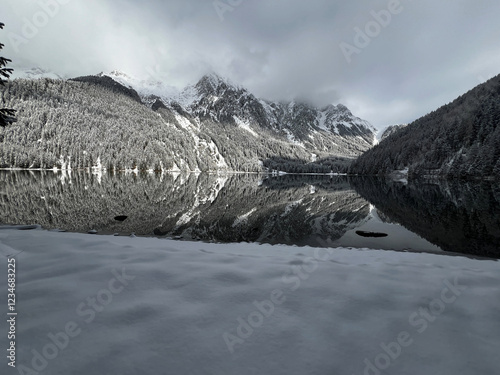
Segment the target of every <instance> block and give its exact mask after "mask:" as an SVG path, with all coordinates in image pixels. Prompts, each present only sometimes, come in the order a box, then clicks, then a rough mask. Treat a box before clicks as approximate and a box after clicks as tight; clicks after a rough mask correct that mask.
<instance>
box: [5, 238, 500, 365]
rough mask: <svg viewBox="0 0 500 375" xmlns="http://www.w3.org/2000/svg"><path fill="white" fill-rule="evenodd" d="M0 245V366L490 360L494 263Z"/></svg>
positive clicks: (494, 327) (499, 280)
mask: <svg viewBox="0 0 500 375" xmlns="http://www.w3.org/2000/svg"><path fill="white" fill-rule="evenodd" d="M0 252H1V254H2V255H3V256H2V257H1V259H2V260H1V263H2V264H1V265H0V267H1V270H2V271H1V275H2V283H4V284H3V285H4V290H6V289H7V286H6V283H7V276H6V274H7V272H6V270H7V257H6V256H8V255H13V254H14V255H15V254H17V255H15V258H16V267H17V309H18V312H19V316H18V317H17V326H16V328H17V337H16V342H17V362H16V365H17V368H16V369H12V368H10V367H8V366H7V365H6V363H5V360H4V361H3V363H2V367H3V368H2V370H1V373H2V374H11V373H20V374H34V373H40V374H50V375H57V374H61V375H62V374H64V375H67V374H72V375H76V374H85V375H88V374H120V375H125V374H134V375H135V374H190V375H192V374H214V375H225V374H231V375H233V374H234V375H243V374H259V375H273V374H287V375H288V374H300V375H305V374H319V375H332V374H347V375H352V374H355V375H357V374H418V375H420V374H441V375H444V374H453V375H455V374H461V375H466V374H496V373H498V369H499V368H500V357H499V356H498V353H499V349H500V319H499V316H500V289H499V285H500V265H499V263H498V262H496V261H490V260H475V259H467V258H463V257H450V256H443V255H431V254H415V253H396V252H388V251H376V250H348V249H331V250H328V249H313V248H297V247H286V246H274V247H272V246H268V245H255V244H232V245H220V244H204V243H192V242H174V241H168V240H162V239H154V238H129V237H110V236H91V235H84V234H70V233H55V232H46V231H42V230H33V231H18V230H12V229H5V230H0ZM5 297H6V293H2V297H1V298H2V306H4V307H2V309H5V310H6V306H7V301H6V299H5ZM2 327H5V325H2ZM2 332H4V333H5V334H2V337H3V338H4V339H3V340H2V341H1V342H2V345H3V346H5V345H6V341H7V339H6V336H7V335H6V333H7V329H6V328H2ZM4 349H5V348H4Z"/></svg>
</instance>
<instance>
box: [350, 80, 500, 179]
mask: <svg viewBox="0 0 500 375" xmlns="http://www.w3.org/2000/svg"><path fill="white" fill-rule="evenodd" d="M499 123H500V76H497V77H495V78H492V79H491V80H489V81H488V82H486V83H484V84H482V85H480V86H478V87H476V88H474V89H473V90H471V91H469V92H468V93H466V94H465V95H462V96H460V97H459V98H458V99H456V100H455V101H453V102H452V103H450V104H448V105H445V106H443V107H441V108H439V109H438V110H436V111H434V112H432V113H430V114H428V115H426V116H424V117H422V118H420V119H418V120H417V121H415V122H413V123H412V124H410V125H409V126H407V127H406V128H403V129H400V130H398V131H397V132H395V133H393V134H392V135H390V136H389V137H387V138H386V139H384V140H383V141H382V142H380V144H379V145H377V146H375V147H374V148H373V149H371V150H369V151H367V152H366V153H365V154H363V155H362V156H361V157H360V158H359V159H358V160H357V161H356V162H355V163H353V165H352V167H351V172H352V173H358V174H371V175H375V174H377V175H386V174H390V173H391V172H393V171H395V170H403V169H406V168H408V169H409V174H410V176H429V175H431V176H443V177H449V178H479V177H481V178H485V177H495V178H500V125H499Z"/></svg>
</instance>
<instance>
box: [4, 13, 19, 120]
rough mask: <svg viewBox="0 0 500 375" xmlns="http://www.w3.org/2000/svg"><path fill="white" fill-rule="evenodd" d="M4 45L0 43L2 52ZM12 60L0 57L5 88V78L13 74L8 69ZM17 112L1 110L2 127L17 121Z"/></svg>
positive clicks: (6, 109)
mask: <svg viewBox="0 0 500 375" xmlns="http://www.w3.org/2000/svg"><path fill="white" fill-rule="evenodd" d="M4 26H5V25H4V24H3V23H1V22H0V29H3V28H4ZM3 46H4V45H3V44H2V43H0V50H1V49H2V48H3ZM11 61H12V60H10V59H6V58H5V57H2V56H0V85H1V86H5V83H6V82H7V81H6V80H5V79H4V78H9V77H10V75H11V74H12V71H13V69H11V68H6V66H7V64H8V63H9V62H11ZM15 112H16V111H15V110H13V109H8V108H0V126H2V127H5V126H7V125H9V124H10V123H13V122H15V121H16V119H15V118H14V114H15Z"/></svg>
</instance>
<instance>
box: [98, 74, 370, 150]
mask: <svg viewBox="0 0 500 375" xmlns="http://www.w3.org/2000/svg"><path fill="white" fill-rule="evenodd" d="M107 76H108V77H111V78H113V79H114V80H116V81H118V82H120V83H122V84H123V85H127V86H129V87H131V88H133V89H135V90H136V91H137V92H138V93H139V94H140V95H141V97H142V98H143V101H144V102H145V103H148V104H150V105H152V104H153V103H155V102H156V101H157V100H160V101H161V102H162V103H163V104H164V105H165V106H166V107H167V108H170V109H172V110H174V111H177V112H183V113H184V114H188V115H189V116H190V117H192V118H194V119H196V120H197V121H214V122H218V123H221V122H224V123H228V122H229V123H233V124H234V125H235V126H238V127H240V128H241V129H243V130H245V131H247V132H248V133H249V135H252V136H256V135H257V134H259V133H260V132H262V131H263V130H266V131H271V132H272V133H274V134H275V135H277V136H281V137H283V138H284V139H286V140H288V141H290V142H292V143H295V144H298V145H300V146H303V147H305V148H308V149H309V148H311V149H313V150H314V149H319V150H322V151H328V152H335V148H336V147H335V146H338V147H337V148H339V147H340V148H342V147H343V146H340V145H338V142H341V143H344V142H345V141H346V140H348V142H349V143H351V144H352V145H353V146H354V149H355V150H356V151H359V152H362V151H365V150H366V149H368V148H369V147H371V146H372V145H373V142H374V139H375V133H376V129H375V128H374V127H373V126H372V125H371V124H370V123H369V122H367V121H365V120H362V119H360V118H358V117H356V116H354V115H353V114H352V113H351V111H349V109H348V108H347V107H345V106H344V105H342V104H339V105H337V106H335V105H329V106H327V107H325V108H316V107H314V106H312V105H310V104H307V103H301V102H295V101H292V102H288V103H287V102H272V101H267V100H264V99H259V98H257V97H255V96H254V95H253V94H252V93H251V92H249V91H248V90H247V89H245V88H244V87H242V86H240V85H237V84H235V83H233V82H231V81H230V80H228V79H226V78H224V77H221V76H219V75H217V74H215V73H212V74H207V75H205V76H203V77H202V78H201V79H200V80H199V81H198V82H197V83H196V84H194V85H189V86H187V87H186V88H185V89H183V90H182V91H180V92H179V91H176V89H175V88H173V87H170V86H166V85H164V84H162V83H161V82H147V81H139V80H137V79H134V78H132V77H130V76H128V75H127V74H125V73H122V72H118V71H113V72H111V73H110V74H107ZM340 154H342V153H340ZM346 156H347V155H346ZM349 156H355V155H349Z"/></svg>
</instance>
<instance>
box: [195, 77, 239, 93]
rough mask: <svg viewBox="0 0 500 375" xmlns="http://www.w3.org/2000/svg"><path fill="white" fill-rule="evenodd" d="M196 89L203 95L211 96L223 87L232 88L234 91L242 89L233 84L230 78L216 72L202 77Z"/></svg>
mask: <svg viewBox="0 0 500 375" xmlns="http://www.w3.org/2000/svg"><path fill="white" fill-rule="evenodd" d="M195 87H196V88H197V89H198V90H199V91H201V92H203V93H210V94H215V93H217V92H218V91H219V89H220V88H221V87H223V88H232V89H234V90H239V89H241V87H240V86H239V85H237V84H235V83H233V82H232V81H231V80H229V79H228V78H225V77H222V76H221V75H219V74H217V73H215V72H211V73H208V74H205V75H204V76H203V77H201V79H200V80H199V81H198V83H197V84H196V85H195Z"/></svg>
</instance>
